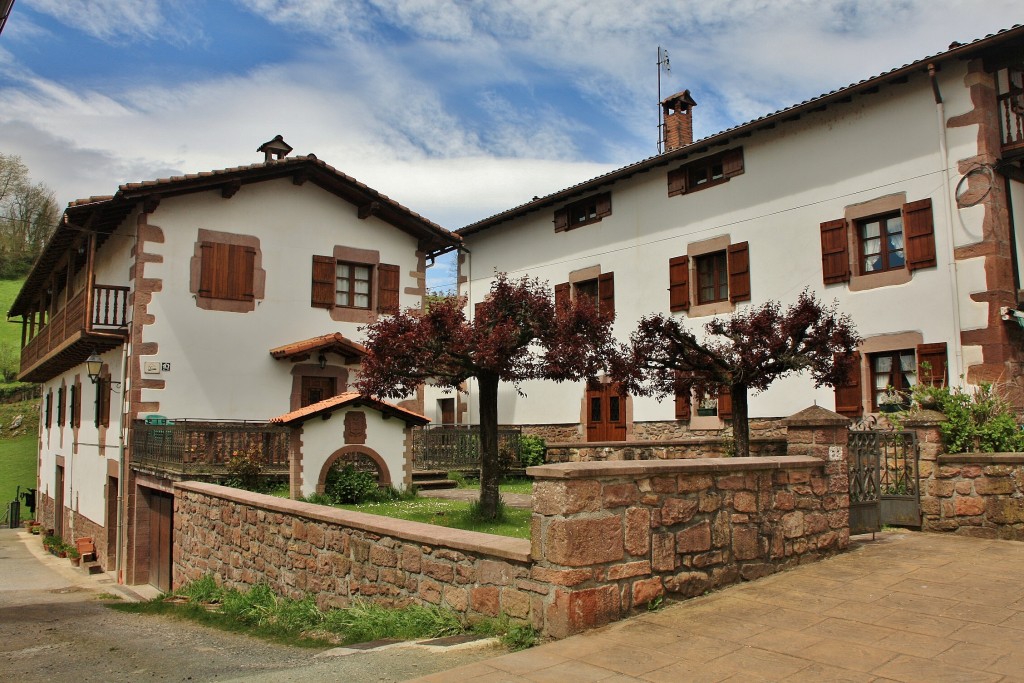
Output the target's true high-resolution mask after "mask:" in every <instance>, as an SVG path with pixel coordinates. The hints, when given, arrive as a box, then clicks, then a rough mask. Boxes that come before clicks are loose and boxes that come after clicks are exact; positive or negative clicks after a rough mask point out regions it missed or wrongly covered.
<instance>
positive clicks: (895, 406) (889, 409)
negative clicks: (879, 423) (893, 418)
mask: <svg viewBox="0 0 1024 683" xmlns="http://www.w3.org/2000/svg"><path fill="white" fill-rule="evenodd" d="M901 410H903V406H901V405H900V404H899V403H883V404H882V405H880V406H878V412H880V413H898V412H900V411H901Z"/></svg>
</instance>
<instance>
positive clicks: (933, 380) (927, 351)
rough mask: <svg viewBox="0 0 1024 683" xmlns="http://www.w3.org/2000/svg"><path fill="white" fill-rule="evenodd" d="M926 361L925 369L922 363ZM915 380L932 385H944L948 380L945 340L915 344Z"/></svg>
mask: <svg viewBox="0 0 1024 683" xmlns="http://www.w3.org/2000/svg"><path fill="white" fill-rule="evenodd" d="M925 363H927V364H928V365H929V368H928V369H927V370H925V369H924V368H923V367H921V366H922V365H924V364H925ZM917 381H918V382H920V383H921V384H930V385H931V386H933V387H941V386H945V385H946V384H947V383H948V381H949V363H948V361H947V356H946V342H938V343H936V344H918V345H917Z"/></svg>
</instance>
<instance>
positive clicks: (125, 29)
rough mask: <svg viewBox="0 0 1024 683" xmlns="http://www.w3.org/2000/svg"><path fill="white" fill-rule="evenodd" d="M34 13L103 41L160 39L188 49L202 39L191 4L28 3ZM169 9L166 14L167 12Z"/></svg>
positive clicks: (164, 0)
mask: <svg viewBox="0 0 1024 683" xmlns="http://www.w3.org/2000/svg"><path fill="white" fill-rule="evenodd" d="M28 3H29V4H30V6H31V7H32V9H34V10H36V11H37V12H41V13H43V14H48V15H50V16H52V17H53V18H55V19H57V20H58V21H60V22H62V23H64V24H66V25H68V26H71V27H74V28H76V29H78V30H81V31H83V32H85V33H87V34H89V35H91V36H93V37H94V38H98V39H100V40H105V41H110V42H118V43H131V42H136V41H139V40H154V39H161V40H166V41H168V42H171V43H176V44H182V45H187V44H189V43H193V42H197V41H200V40H202V39H203V33H202V30H201V27H200V26H199V25H198V24H197V23H196V21H195V20H194V19H193V13H192V8H191V6H190V5H191V1H190V0H28ZM165 9H166V11H165Z"/></svg>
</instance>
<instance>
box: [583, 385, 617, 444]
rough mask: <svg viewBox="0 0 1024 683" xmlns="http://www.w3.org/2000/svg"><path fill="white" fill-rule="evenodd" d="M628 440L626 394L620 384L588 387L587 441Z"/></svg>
mask: <svg viewBox="0 0 1024 683" xmlns="http://www.w3.org/2000/svg"><path fill="white" fill-rule="evenodd" d="M625 440H626V395H625V394H623V393H621V389H620V388H619V385H618V384H602V385H601V386H600V387H598V388H596V389H587V441H625Z"/></svg>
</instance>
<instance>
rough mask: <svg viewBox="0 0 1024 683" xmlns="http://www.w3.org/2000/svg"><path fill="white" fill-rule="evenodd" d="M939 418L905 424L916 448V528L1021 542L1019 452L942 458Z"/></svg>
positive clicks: (1023, 465) (1023, 493)
mask: <svg viewBox="0 0 1024 683" xmlns="http://www.w3.org/2000/svg"><path fill="white" fill-rule="evenodd" d="M942 419H944V417H943V416H942V415H941V413H930V414H928V415H925V416H923V417H917V418H915V419H913V420H911V421H908V424H907V426H908V427H909V428H911V429H914V430H915V431H916V432H917V439H918V444H919V449H920V454H919V460H918V472H919V474H920V487H921V529H922V530H924V531H944V532H953V533H956V534H960V535H963V536H975V537H980V538H1004V539H1012V540H1017V541H1024V453H956V454H950V453H945V452H944V447H943V445H942V438H941V435H940V432H939V424H940V422H941V420H942Z"/></svg>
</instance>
